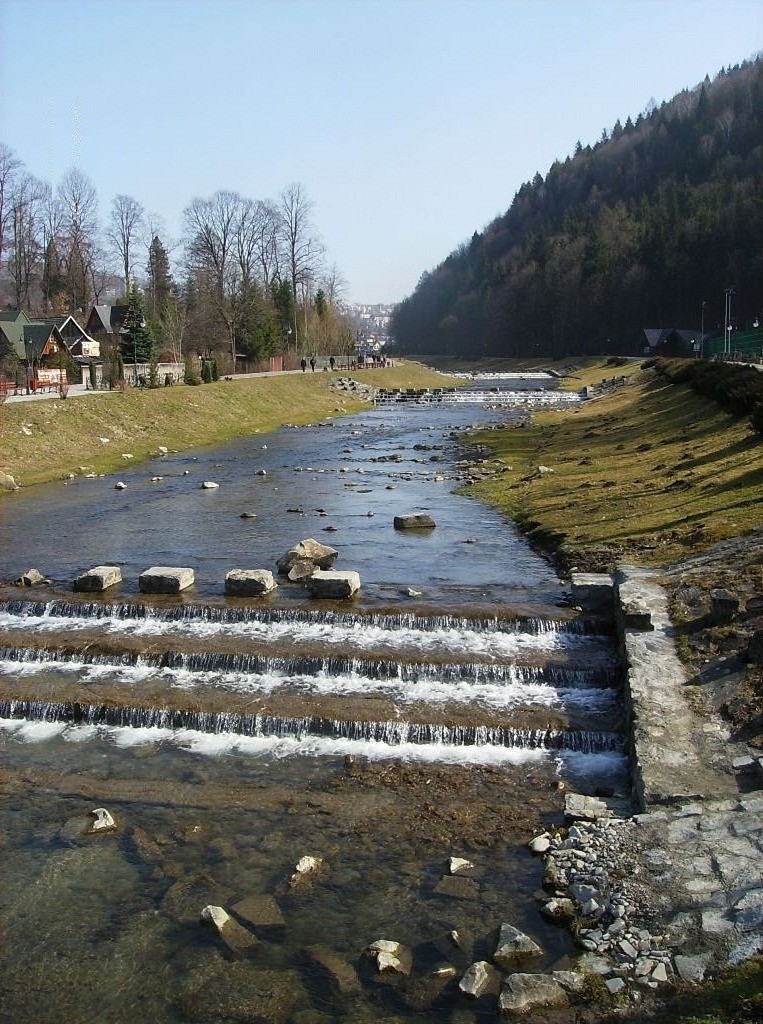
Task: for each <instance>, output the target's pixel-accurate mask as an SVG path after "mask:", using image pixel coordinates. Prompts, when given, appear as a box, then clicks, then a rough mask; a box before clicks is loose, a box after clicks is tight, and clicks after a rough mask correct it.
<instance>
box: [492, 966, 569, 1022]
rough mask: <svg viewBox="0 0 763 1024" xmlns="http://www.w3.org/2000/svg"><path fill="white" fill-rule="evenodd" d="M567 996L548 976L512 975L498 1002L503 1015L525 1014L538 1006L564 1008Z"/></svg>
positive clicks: (507, 980)
mask: <svg viewBox="0 0 763 1024" xmlns="http://www.w3.org/2000/svg"><path fill="white" fill-rule="evenodd" d="M566 1002H567V994H566V993H565V991H564V989H563V988H562V986H561V985H560V984H559V983H558V982H557V981H554V979H553V978H549V977H548V975H546V974H512V975H510V976H509V977H508V978H507V979H506V982H505V984H504V987H503V991H502V992H501V996H500V999H499V1001H498V1008H499V1012H500V1013H501V1014H515V1013H524V1012H525V1011H527V1010H531V1009H533V1008H534V1007H536V1006H563V1005H564V1004H565V1003H566Z"/></svg>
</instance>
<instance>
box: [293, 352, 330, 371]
mask: <svg viewBox="0 0 763 1024" xmlns="http://www.w3.org/2000/svg"><path fill="white" fill-rule="evenodd" d="M299 365H300V366H301V367H302V373H304V372H305V370H306V369H307V360H306V359H302V362H301V363H300V364H299ZM315 366H316V363H315V356H310V369H311V370H312V372H313V373H315ZM335 366H336V359H334V357H333V356H329V369H330V370H333V369H334V367H335Z"/></svg>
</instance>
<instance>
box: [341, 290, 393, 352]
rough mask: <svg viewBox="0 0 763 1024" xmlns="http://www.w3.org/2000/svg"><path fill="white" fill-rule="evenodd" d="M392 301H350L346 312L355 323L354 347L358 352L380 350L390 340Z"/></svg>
mask: <svg viewBox="0 0 763 1024" xmlns="http://www.w3.org/2000/svg"><path fill="white" fill-rule="evenodd" d="M394 308H395V307H394V304H393V303H384V302H378V303H375V304H367V303H350V304H349V305H348V306H347V312H348V313H349V314H350V316H352V318H353V320H354V321H355V323H356V324H357V327H356V337H355V347H356V349H357V351H358V352H359V353H360V354H366V353H371V352H380V351H381V350H382V349H383V348H385V346H387V345H388V344H389V343H390V341H391V337H390V333H389V325H390V320H391V319H392V312H393V310H394Z"/></svg>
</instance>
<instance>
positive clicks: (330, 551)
mask: <svg viewBox="0 0 763 1024" xmlns="http://www.w3.org/2000/svg"><path fill="white" fill-rule="evenodd" d="M338 557H339V552H338V551H337V550H336V548H331V547H329V546H328V544H321V543H320V541H317V540H314V539H313V538H312V537H307V538H305V540H301V541H300V542H299V543H298V544H295V545H294V547H293V548H289V550H288V551H286V552H285V553H284V554H283V555H281V557H280V558H279V559H278V561H277V562H276V565H277V566H278V571H279V572H280V573H281V575H282V576H288V574H289V569H291V567H292V566H293V565H294V563H295V562H311V563H312V564H313V566H317V567H318V568H319V569H330V568H331V566H332V565H333V564H334V562H335V561H336V560H337V558H338Z"/></svg>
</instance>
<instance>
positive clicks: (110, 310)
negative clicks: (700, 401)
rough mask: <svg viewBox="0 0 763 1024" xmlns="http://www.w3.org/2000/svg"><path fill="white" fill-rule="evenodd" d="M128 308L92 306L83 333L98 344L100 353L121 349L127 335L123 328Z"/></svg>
mask: <svg viewBox="0 0 763 1024" xmlns="http://www.w3.org/2000/svg"><path fill="white" fill-rule="evenodd" d="M128 309H129V306H93V308H92V309H91V310H90V316H89V317H88V318H87V323H86V324H85V331H86V332H87V334H88V335H89V336H90V337H91V338H92V339H93V340H94V341H97V342H99V343H100V346H101V348H100V351H101V353H104V354H105V353H106V351H107V350H108V349H118V348H120V347H121V344H122V338H123V336H124V335H125V334H126V333H127V331H126V330H125V327H124V322H125V317H126V316H127V311H128Z"/></svg>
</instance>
